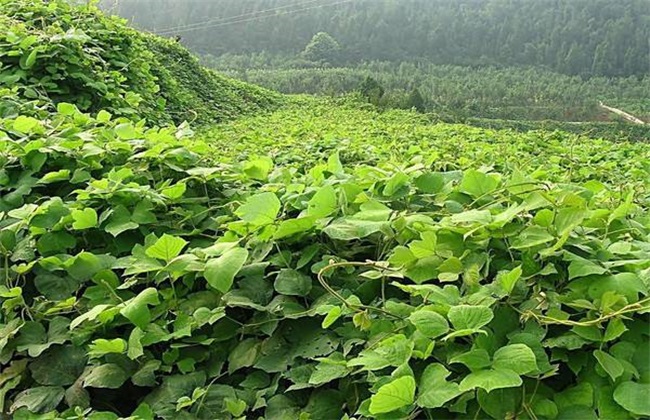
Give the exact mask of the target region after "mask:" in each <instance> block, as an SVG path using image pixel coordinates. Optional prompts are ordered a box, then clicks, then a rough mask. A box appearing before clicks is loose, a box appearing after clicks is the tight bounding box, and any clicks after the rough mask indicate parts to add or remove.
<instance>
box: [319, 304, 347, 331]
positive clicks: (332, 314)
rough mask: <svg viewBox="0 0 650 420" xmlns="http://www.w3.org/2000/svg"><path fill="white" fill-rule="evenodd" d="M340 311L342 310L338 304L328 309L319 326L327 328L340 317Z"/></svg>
mask: <svg viewBox="0 0 650 420" xmlns="http://www.w3.org/2000/svg"><path fill="white" fill-rule="evenodd" d="M342 313H343V311H342V309H341V307H340V306H334V307H333V308H332V309H330V310H329V312H328V313H327V315H326V316H325V318H324V319H323V322H322V324H321V327H323V328H329V327H330V326H331V325H332V324H333V323H335V322H336V320H338V319H339V318H340V317H341V314H342Z"/></svg>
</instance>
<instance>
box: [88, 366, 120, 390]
mask: <svg viewBox="0 0 650 420" xmlns="http://www.w3.org/2000/svg"><path fill="white" fill-rule="evenodd" d="M127 379H129V375H128V374H127V373H126V372H125V371H124V369H122V368H121V367H120V366H118V365H116V364H114V363H107V364H105V365H99V366H95V367H94V368H93V369H92V370H91V371H90V373H89V374H88V376H86V377H85V378H84V381H83V386H84V387H92V388H109V389H117V388H119V387H121V386H122V385H123V384H124V382H126V380H127Z"/></svg>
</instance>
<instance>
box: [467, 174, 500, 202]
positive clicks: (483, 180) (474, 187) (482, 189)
mask: <svg viewBox="0 0 650 420" xmlns="http://www.w3.org/2000/svg"><path fill="white" fill-rule="evenodd" d="M499 183H500V179H499V178H498V176H496V175H493V174H491V175H488V174H485V173H483V172H479V171H477V170H474V169H469V170H467V171H465V174H464V175H463V180H462V182H461V183H460V186H459V189H460V191H462V192H464V193H467V194H469V195H471V196H472V197H474V198H479V197H481V196H484V195H486V194H489V193H491V192H493V191H494V190H495V189H496V188H497V187H498V186H499Z"/></svg>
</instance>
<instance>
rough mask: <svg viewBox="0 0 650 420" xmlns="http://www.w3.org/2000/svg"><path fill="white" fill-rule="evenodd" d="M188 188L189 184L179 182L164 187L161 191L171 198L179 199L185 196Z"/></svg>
mask: <svg viewBox="0 0 650 420" xmlns="http://www.w3.org/2000/svg"><path fill="white" fill-rule="evenodd" d="M186 190H187V185H186V184H185V183H184V182H179V183H177V184H174V185H171V186H169V187H165V188H163V189H162V190H161V191H160V193H161V194H162V195H164V196H165V197H167V198H169V199H170V200H178V199H179V198H181V197H183V194H185V191H186Z"/></svg>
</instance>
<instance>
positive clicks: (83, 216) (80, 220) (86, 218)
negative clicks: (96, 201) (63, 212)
mask: <svg viewBox="0 0 650 420" xmlns="http://www.w3.org/2000/svg"><path fill="white" fill-rule="evenodd" d="M72 218H73V219H74V223H72V228H73V229H76V230H83V229H90V228H94V227H96V226H97V212H96V211H95V210H94V209H91V208H85V209H83V210H72Z"/></svg>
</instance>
